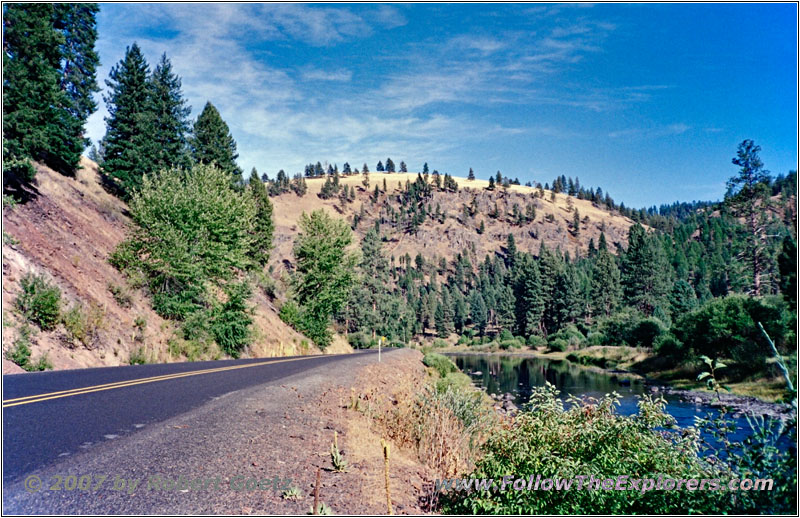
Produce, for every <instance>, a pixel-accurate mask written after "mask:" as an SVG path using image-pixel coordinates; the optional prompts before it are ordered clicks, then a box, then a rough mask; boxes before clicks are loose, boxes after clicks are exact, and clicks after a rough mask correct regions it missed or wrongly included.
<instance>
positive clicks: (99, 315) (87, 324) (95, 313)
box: [62, 303, 105, 348]
mask: <svg viewBox="0 0 800 518" xmlns="http://www.w3.org/2000/svg"><path fill="white" fill-rule="evenodd" d="M104 318H105V311H104V310H103V308H102V307H101V306H99V305H97V304H94V303H92V304H90V305H89V309H85V308H84V307H83V306H82V305H81V304H75V305H74V306H72V307H71V308H70V309H69V310H67V312H66V313H64V316H63V318H62V321H63V323H64V327H65V328H66V330H67V339H68V340H69V342H70V343H71V344H72V345H73V346H75V345H78V344H79V343H80V344H83V345H84V346H86V347H88V348H92V347H93V346H94V342H95V340H97V333H98V331H99V330H100V329H102V328H103V325H104Z"/></svg>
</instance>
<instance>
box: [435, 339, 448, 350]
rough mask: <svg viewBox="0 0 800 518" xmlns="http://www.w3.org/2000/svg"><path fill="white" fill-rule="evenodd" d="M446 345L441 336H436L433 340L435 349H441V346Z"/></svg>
mask: <svg viewBox="0 0 800 518" xmlns="http://www.w3.org/2000/svg"><path fill="white" fill-rule="evenodd" d="M447 346H448V343H447V342H445V341H444V340H442V339H441V338H437V339H436V340H434V341H433V347H434V348H435V349H441V348H443V347H447Z"/></svg>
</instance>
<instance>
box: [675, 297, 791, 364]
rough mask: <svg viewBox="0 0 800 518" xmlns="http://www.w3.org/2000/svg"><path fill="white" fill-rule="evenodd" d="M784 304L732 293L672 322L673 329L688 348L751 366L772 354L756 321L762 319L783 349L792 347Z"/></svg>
mask: <svg viewBox="0 0 800 518" xmlns="http://www.w3.org/2000/svg"><path fill="white" fill-rule="evenodd" d="M787 313H788V312H787V311H786V307H785V304H784V303H783V302H782V301H781V300H779V299H778V298H768V297H762V298H753V297H748V296H744V295H730V296H728V297H724V298H717V299H712V300H710V301H708V302H706V303H705V304H704V305H703V306H701V307H699V308H697V309H696V310H694V311H692V312H691V313H689V314H687V315H684V316H682V317H681V318H680V319H678V321H677V322H676V323H675V325H673V327H672V332H673V333H674V335H675V337H676V338H677V339H678V340H680V342H682V343H683V344H684V345H685V347H686V350H687V351H689V350H690V351H691V352H692V353H693V354H695V355H705V356H708V357H710V358H731V359H733V360H735V361H737V362H742V363H746V364H749V365H752V366H756V365H763V363H764V362H765V360H766V358H767V357H768V356H769V355H770V350H769V346H768V345H767V343H766V341H765V339H764V337H763V335H762V334H761V331H760V330H759V329H758V324H757V323H756V322H761V323H762V324H763V326H764V328H765V329H766V331H767V333H769V335H770V337H771V338H772V339H773V340H774V341H775V344H776V345H777V346H778V347H779V348H780V349H781V350H783V351H786V350H789V349H793V348H794V344H791V343H787V337H788V336H790V327H789V325H790V324H789V322H791V321H792V319H791V316H790V315H788V314H787Z"/></svg>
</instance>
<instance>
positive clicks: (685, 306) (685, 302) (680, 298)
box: [669, 279, 697, 317]
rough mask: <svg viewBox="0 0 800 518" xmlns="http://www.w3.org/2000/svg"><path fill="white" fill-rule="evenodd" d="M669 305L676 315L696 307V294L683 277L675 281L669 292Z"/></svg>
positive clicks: (678, 315) (683, 313)
mask: <svg viewBox="0 0 800 518" xmlns="http://www.w3.org/2000/svg"><path fill="white" fill-rule="evenodd" d="M669 305H670V310H671V311H672V314H673V315H674V316H676V317H680V316H681V315H685V314H686V313H689V312H690V311H691V310H693V309H694V308H696V307H697V295H695V293H694V288H692V287H691V286H690V285H689V283H688V282H686V281H684V280H683V279H681V280H678V281H675V284H673V285H672V290H671V291H670V294H669Z"/></svg>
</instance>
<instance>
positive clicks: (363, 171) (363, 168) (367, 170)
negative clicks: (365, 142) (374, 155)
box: [361, 162, 369, 173]
mask: <svg viewBox="0 0 800 518" xmlns="http://www.w3.org/2000/svg"><path fill="white" fill-rule="evenodd" d="M361 172H362V173H369V167H367V163H366V162H364V167H362V168H361Z"/></svg>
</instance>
